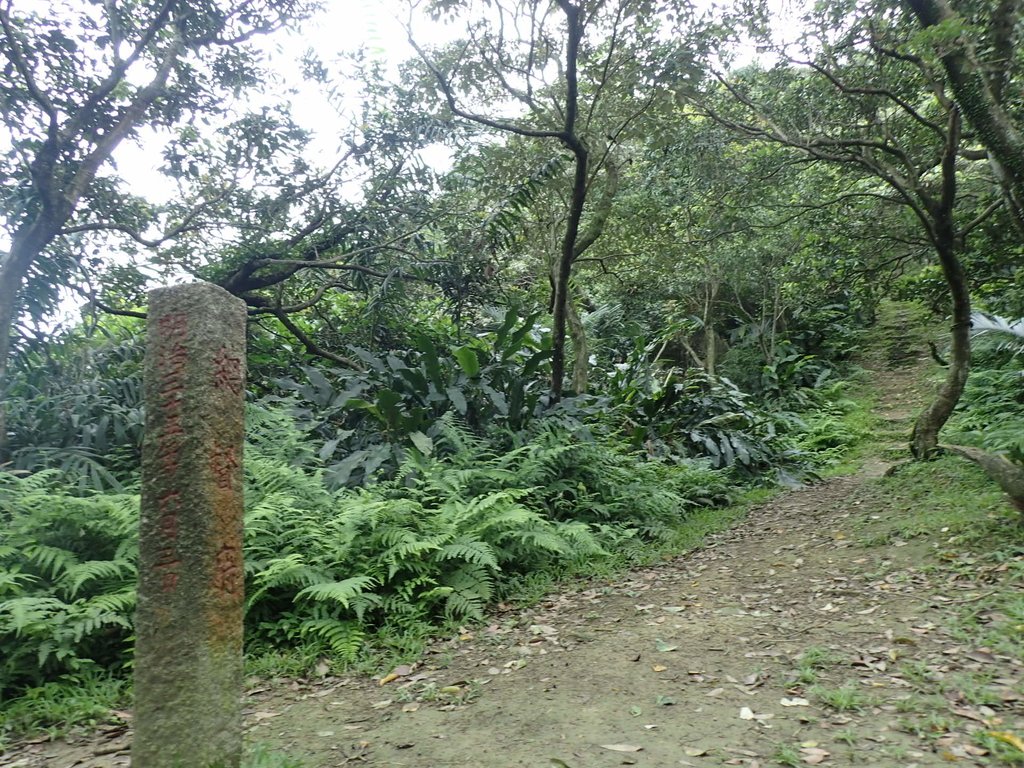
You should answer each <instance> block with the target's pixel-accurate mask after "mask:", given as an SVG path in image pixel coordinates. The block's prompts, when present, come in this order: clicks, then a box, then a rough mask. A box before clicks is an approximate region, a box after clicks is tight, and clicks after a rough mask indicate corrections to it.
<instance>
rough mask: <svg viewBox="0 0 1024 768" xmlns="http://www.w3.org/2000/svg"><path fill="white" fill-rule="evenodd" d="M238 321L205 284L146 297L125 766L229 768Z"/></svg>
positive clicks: (233, 755) (235, 721) (241, 315)
mask: <svg viewBox="0 0 1024 768" xmlns="http://www.w3.org/2000/svg"><path fill="white" fill-rule="evenodd" d="M245 317H246V309H245V303H244V302H242V301H241V300H239V299H236V298H235V297H233V296H231V295H230V294H229V293H228V292H227V291H225V290H223V289H221V288H219V287H217V286H215V285H210V284H208V283H193V284H192V285H182V286H176V287H172V288H159V289H157V290H155V291H152V292H151V293H150V294H149V319H148V321H147V329H146V333H147V348H146V363H145V373H144V387H145V401H146V436H145V439H144V441H143V446H142V518H141V521H140V526H139V602H138V609H137V612H136V621H135V634H136V645H135V716H134V721H135V737H134V742H133V744H132V764H133V765H134V766H137V768H208V767H210V766H217V767H218V768H237V766H238V765H239V764H240V762H241V755H242V723H241V697H242V693H243V690H242V686H243V682H242V576H243V572H242V439H243V421H244V419H243V404H244V394H243V393H244V388H245Z"/></svg>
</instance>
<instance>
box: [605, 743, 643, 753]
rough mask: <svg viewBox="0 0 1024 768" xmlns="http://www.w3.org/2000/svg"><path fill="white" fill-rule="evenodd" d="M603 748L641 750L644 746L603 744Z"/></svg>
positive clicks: (617, 750)
mask: <svg viewBox="0 0 1024 768" xmlns="http://www.w3.org/2000/svg"><path fill="white" fill-rule="evenodd" d="M601 749H610V750H611V751H612V752H640V751H641V750H642V749H643V747H638V746H636V745H635V744H602V745H601Z"/></svg>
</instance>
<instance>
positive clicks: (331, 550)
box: [0, 407, 729, 695]
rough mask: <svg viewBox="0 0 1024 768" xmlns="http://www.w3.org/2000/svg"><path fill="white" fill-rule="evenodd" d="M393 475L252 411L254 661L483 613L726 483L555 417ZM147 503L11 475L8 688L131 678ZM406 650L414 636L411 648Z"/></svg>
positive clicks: (422, 443) (409, 454) (348, 651)
mask: <svg viewBox="0 0 1024 768" xmlns="http://www.w3.org/2000/svg"><path fill="white" fill-rule="evenodd" d="M434 432H435V437H434V438H432V439H425V440H419V441H413V442H412V443H411V444H410V445H409V447H408V449H407V451H406V454H405V458H404V459H403V462H402V463H401V464H400V465H399V466H398V467H397V469H396V472H395V475H394V477H393V478H392V479H390V480H384V481H381V482H379V483H377V484H375V485H373V486H370V487H368V488H362V489H347V488H341V489H337V490H330V489H329V488H328V487H327V485H325V482H324V471H323V470H322V469H315V468H313V467H315V465H316V464H317V459H316V457H315V456H313V455H311V449H310V448H309V446H308V444H307V443H305V442H304V441H303V438H302V435H301V433H300V432H299V431H298V430H297V429H296V428H295V426H294V423H293V421H292V419H291V418H290V416H289V415H288V414H287V413H286V412H285V411H284V410H283V409H278V411H276V412H273V411H267V410H265V409H261V408H257V407H251V408H250V410H249V430H248V433H249V441H248V445H247V449H246V462H245V473H246V524H245V535H246V541H245V556H246V595H247V599H246V600H247V602H246V609H247V618H246V621H247V625H248V628H247V637H248V642H249V648H250V651H251V652H257V653H258V652H261V651H273V650H275V649H286V648H289V647H294V646H303V647H305V648H307V649H308V652H307V653H306V658H316V657H317V655H318V654H324V655H327V656H329V657H331V658H333V659H335V660H336V661H338V662H339V663H351V662H353V661H355V660H356V659H357V658H359V657H360V656H361V654H363V652H364V651H365V649H366V646H367V645H368V644H370V643H372V642H374V639H373V638H374V637H375V633H376V635H377V636H382V637H391V638H401V637H405V636H408V637H417V636H422V635H423V634H426V633H427V632H429V631H430V630H431V628H434V627H436V626H438V624H443V623H447V622H462V621H467V620H480V619H482V618H483V615H484V611H485V609H486V607H487V605H488V604H489V603H491V602H492V601H494V600H495V599H496V598H497V597H499V596H503V595H506V594H507V593H509V592H510V591H512V590H514V585H516V584H519V583H521V579H522V578H524V577H528V576H535V575H536V574H541V573H551V574H554V573H564V572H566V571H571V570H572V569H574V568H581V567H583V566H584V565H589V564H592V563H593V562H595V561H599V560H601V559H604V558H606V557H607V556H608V555H609V553H610V552H612V551H614V552H616V553H618V554H619V555H620V556H621V554H622V553H623V552H626V551H628V550H630V549H632V548H637V547H640V546H642V544H643V543H644V542H646V541H650V540H652V539H655V538H661V539H667V538H668V537H670V536H671V535H672V532H673V531H674V530H675V529H676V528H678V526H679V523H680V522H681V521H682V520H683V519H684V518H685V516H686V515H687V513H688V511H689V510H691V509H693V508H694V507H695V506H698V505H710V504H715V503H719V502H721V501H723V500H725V499H726V498H727V497H728V494H729V484H728V482H727V479H726V477H725V475H723V474H722V473H720V472H716V471H714V470H711V469H710V468H708V467H706V466H704V465H703V464H700V463H689V462H684V463H681V464H680V465H678V466H669V465H665V464H661V463H659V462H651V461H648V460H646V458H645V457H642V456H639V455H637V454H635V453H632V452H630V451H629V450H628V449H627V448H626V447H624V446H623V445H622V444H619V443H615V442H613V441H608V440H595V439H585V438H581V437H578V436H575V435H574V434H573V432H572V431H571V430H570V429H569V427H567V426H566V425H565V424H563V423H561V422H558V421H556V420H545V421H541V422H538V424H537V426H536V427H535V428H534V429H533V431H532V432H531V433H529V434H527V433H522V440H521V441H520V443H519V444H518V445H516V446H514V447H513V448H512V449H511V450H507V451H506V450H493V449H491V448H490V447H489V443H488V442H487V441H486V440H485V439H484V438H481V437H479V436H477V435H476V434H474V433H473V432H472V431H471V430H469V429H468V428H467V427H465V426H463V425H461V424H460V423H458V422H457V421H456V416H455V415H454V414H451V413H449V414H446V415H444V416H442V417H441V418H440V419H439V420H438V421H437V424H436V425H435V430H434ZM137 510H138V498H137V497H136V496H132V495H125V494H113V493H107V494H101V493H87V494H85V495H80V494H79V493H78V492H77V491H75V490H73V489H71V488H69V487H68V486H67V484H66V483H64V482H62V480H61V476H60V474H59V473H58V472H56V471H55V470H49V471H46V472H41V473H37V474H35V475H31V476H25V477H23V476H20V475H16V474H11V473H4V474H0V523H2V524H0V690H3V691H4V692H5V695H7V694H9V693H10V692H12V691H19V690H24V689H26V688H31V687H33V686H35V687H38V686H39V685H41V684H43V683H45V682H46V681H49V680H53V679H56V678H58V677H60V676H62V675H63V676H66V675H86V674H92V673H94V672H97V671H102V670H113V671H117V670H120V669H122V668H123V666H124V664H125V663H126V659H127V655H128V650H129V647H128V642H129V639H130V636H131V631H132V618H133V617H132V614H133V610H134V600H135V575H136V563H137V544H136V538H135V537H136V525H137V516H138V511H137ZM400 642H402V641H400Z"/></svg>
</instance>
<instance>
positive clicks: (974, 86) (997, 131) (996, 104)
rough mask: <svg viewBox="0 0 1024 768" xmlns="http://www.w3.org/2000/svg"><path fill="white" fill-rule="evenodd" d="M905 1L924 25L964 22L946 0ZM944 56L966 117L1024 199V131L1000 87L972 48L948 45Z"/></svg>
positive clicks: (954, 92)
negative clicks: (1006, 106)
mask: <svg viewBox="0 0 1024 768" xmlns="http://www.w3.org/2000/svg"><path fill="white" fill-rule="evenodd" d="M906 4H907V6H908V7H909V8H910V10H911V11H912V12H913V14H914V16H916V17H917V20H918V22H919V23H920V24H921V26H922V27H924V28H928V27H934V26H937V25H939V24H941V23H942V22H947V21H948V22H960V21H962V20H961V18H960V16H959V14H957V13H956V11H954V10H953V8H952V7H951V6H950V5H949V3H948V2H947V0H906ZM941 55H942V63H943V65H944V66H945V68H946V73H947V74H948V75H949V82H950V85H951V86H952V88H953V94H954V95H955V96H956V101H957V104H959V105H960V109H961V110H962V111H963V114H964V117H966V118H967V121H968V122H969V123H970V124H971V127H972V128H974V131H975V133H976V134H977V137H978V139H979V140H980V141H981V143H982V144H984V145H985V148H986V149H988V150H989V152H991V153H992V155H993V156H994V157H995V158H996V160H998V162H999V164H1000V165H1001V166H1002V167H1003V168H1004V169H1005V171H1006V172H1007V175H1008V176H1009V182H1010V186H1011V188H1012V190H1013V197H1014V198H1015V199H1017V200H1024V132H1021V130H1020V129H1019V128H1018V126H1017V125H1016V124H1015V123H1014V121H1013V119H1012V117H1011V116H1010V115H1009V113H1007V111H1006V109H1004V107H1003V105H1002V104H1001V103H1000V98H999V96H1000V92H999V91H1000V89H999V88H998V86H997V87H996V88H993V84H992V83H990V82H989V81H988V80H986V78H985V76H984V74H983V72H982V71H981V67H980V65H979V63H978V62H977V61H976V60H975V58H974V56H973V51H971V50H969V49H968V50H966V51H965V50H964V49H963V48H962V47H959V46H946V47H944V49H943V50H942V51H941Z"/></svg>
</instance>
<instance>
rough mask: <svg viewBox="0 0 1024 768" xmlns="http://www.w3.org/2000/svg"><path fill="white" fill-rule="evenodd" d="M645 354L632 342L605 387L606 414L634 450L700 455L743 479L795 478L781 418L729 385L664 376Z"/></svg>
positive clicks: (672, 373) (693, 376)
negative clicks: (763, 475)
mask: <svg viewBox="0 0 1024 768" xmlns="http://www.w3.org/2000/svg"><path fill="white" fill-rule="evenodd" d="M646 354H647V350H646V349H644V348H641V347H640V346H639V344H638V346H637V348H636V350H634V354H633V355H631V357H630V360H629V362H627V363H625V364H623V365H621V366H619V368H618V369H617V371H616V373H615V374H614V375H613V376H612V378H611V380H610V383H609V391H610V393H611V394H610V396H611V398H612V403H613V406H614V407H613V409H611V414H613V417H614V418H618V419H621V420H622V422H621V423H622V431H623V432H624V433H625V434H626V436H627V437H628V438H629V440H630V443H631V444H632V445H633V446H634V447H635V448H636V449H640V448H644V449H646V450H647V451H648V453H650V454H651V455H654V456H660V457H663V458H668V459H672V458H673V457H707V459H708V460H709V461H710V462H711V465H712V466H713V467H715V468H726V467H728V468H731V469H732V470H733V471H734V472H736V473H738V474H739V475H740V476H743V477H747V478H749V477H753V476H756V475H758V474H761V473H764V472H767V471H777V472H778V476H779V477H780V479H782V480H783V481H794V480H795V477H794V475H793V474H792V472H793V471H796V472H797V473H799V472H800V466H799V460H798V458H797V451H796V450H795V449H794V447H793V445H792V443H791V442H790V441H789V440H788V439H787V438H786V437H785V432H786V431H787V429H788V428H789V425H788V422H787V420H786V419H785V418H782V417H781V414H773V413H771V412H769V411H767V410H765V409H763V408H761V407H759V406H758V405H757V404H756V403H755V402H754V401H753V400H752V399H751V398H750V397H749V396H748V395H746V394H744V393H743V392H741V391H740V390H739V389H738V388H737V387H736V386H735V385H734V384H733V383H732V382H731V381H729V380H728V379H725V378H721V377H716V376H710V375H708V374H706V373H704V372H703V371H697V370H692V369H691V370H688V371H685V372H681V371H679V370H678V369H676V368H671V369H669V370H667V371H664V370H661V369H659V368H658V367H657V366H654V365H651V364H649V363H648V362H647V360H646Z"/></svg>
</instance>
